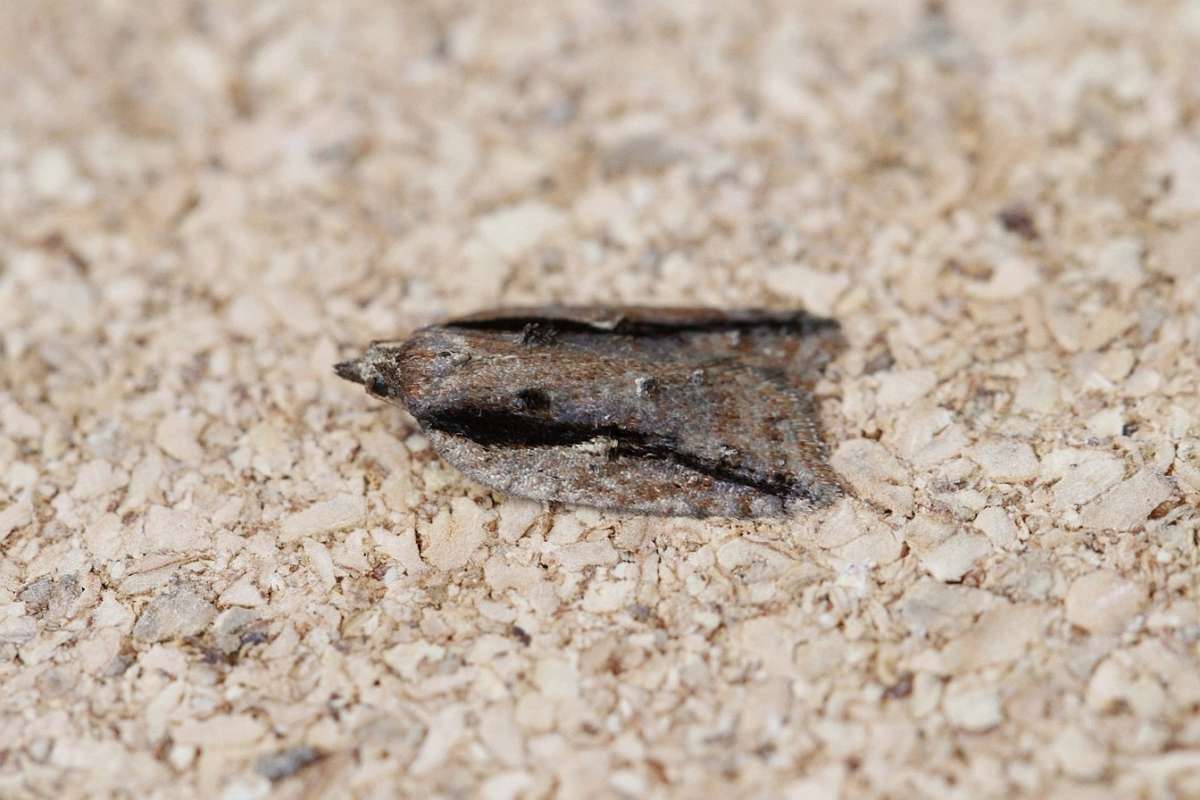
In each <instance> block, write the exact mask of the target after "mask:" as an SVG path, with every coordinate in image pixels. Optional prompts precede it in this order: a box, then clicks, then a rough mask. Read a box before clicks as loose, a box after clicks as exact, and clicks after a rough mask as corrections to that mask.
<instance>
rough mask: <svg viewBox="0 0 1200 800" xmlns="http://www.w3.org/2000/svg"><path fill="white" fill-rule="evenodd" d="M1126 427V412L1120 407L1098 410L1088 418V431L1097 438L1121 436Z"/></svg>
mask: <svg viewBox="0 0 1200 800" xmlns="http://www.w3.org/2000/svg"><path fill="white" fill-rule="evenodd" d="M1124 428H1125V414H1124V413H1123V412H1122V411H1121V409H1119V408H1106V409H1104V410H1102V411H1097V412H1096V413H1095V414H1092V415H1091V416H1090V417H1088V419H1087V430H1088V433H1089V434H1091V435H1092V436H1094V437H1095V438H1097V439H1111V438H1112V437H1114V436H1120V435H1121V431H1123V430H1124Z"/></svg>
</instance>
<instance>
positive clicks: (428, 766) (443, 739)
mask: <svg viewBox="0 0 1200 800" xmlns="http://www.w3.org/2000/svg"><path fill="white" fill-rule="evenodd" d="M466 715H467V709H466V706H464V705H462V704H455V705H451V706H447V707H445V708H443V709H442V710H441V711H439V712H438V713H437V715H436V716H435V717H434V718H433V720H432V722H430V724H429V731H428V732H427V733H426V734H425V739H424V741H422V742H421V747H420V749H419V750H418V751H417V755H416V757H415V758H414V759H413V760H412V763H411V764H409V766H408V772H409V773H410V774H412V775H428V774H429V773H431V772H433V771H434V770H436V769H437V768H438V767H440V766H441V765H442V764H444V763H445V762H446V759H447V758H449V756H450V751H451V750H453V749H454V747H455V746H456V745H457V744H458V742H459V740H460V739H462V737H463V735H464V734H465V733H466V732H467V724H466V722H467V721H466Z"/></svg>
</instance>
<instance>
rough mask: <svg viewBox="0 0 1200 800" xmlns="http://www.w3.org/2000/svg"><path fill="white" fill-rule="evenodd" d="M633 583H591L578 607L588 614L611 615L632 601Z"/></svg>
mask: <svg viewBox="0 0 1200 800" xmlns="http://www.w3.org/2000/svg"><path fill="white" fill-rule="evenodd" d="M636 591H637V583H636V582H635V581H592V582H591V583H590V584H589V585H588V588H587V591H586V592H584V595H583V601H582V602H581V603H580V607H581V608H582V609H583V610H584V611H586V612H588V613H589V614H612V613H614V612H616V611H618V610H619V609H622V608H625V607H627V606H628V605H630V603H632V602H633V600H634V593H635V592H636Z"/></svg>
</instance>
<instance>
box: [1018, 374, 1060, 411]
mask: <svg viewBox="0 0 1200 800" xmlns="http://www.w3.org/2000/svg"><path fill="white" fill-rule="evenodd" d="M1059 398H1060V388H1059V380H1058V378H1057V377H1055V375H1054V373H1052V372H1050V371H1049V370H1045V369H1035V370H1033V371H1031V372H1030V373H1029V374H1028V375H1026V376H1025V377H1024V378H1022V379H1021V380H1020V382H1019V383H1018V384H1017V390H1016V394H1015V396H1014V397H1013V405H1014V406H1015V407H1016V408H1017V410H1019V411H1032V412H1034V413H1036V414H1049V413H1052V412H1053V411H1054V410H1055V409H1057V408H1058V405H1059V402H1060V399H1059Z"/></svg>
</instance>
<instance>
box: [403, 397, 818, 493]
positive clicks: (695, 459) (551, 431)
mask: <svg viewBox="0 0 1200 800" xmlns="http://www.w3.org/2000/svg"><path fill="white" fill-rule="evenodd" d="M425 424H426V425H428V426H429V427H430V428H432V429H434V430H437V431H441V432H442V433H447V434H450V435H454V436H462V437H464V438H467V439H470V440H471V441H473V442H475V443H476V444H479V445H482V446H484V447H570V446H572V445H577V444H583V443H585V442H589V441H593V440H595V439H600V438H607V439H611V440H613V441H614V442H616V446H615V448H614V449H613V454H614V455H616V456H627V457H634V458H651V459H656V460H663V461H672V462H674V463H676V464H678V465H679V466H681V467H684V468H686V469H689V470H691V471H693V472H696V473H699V474H701V475H706V476H708V477H710V478H712V479H714V480H717V481H721V482H723V483H731V484H737V485H740V486H747V487H749V488H751V489H754V490H755V491H758V492H762V493H763V494H769V495H774V496H776V497H782V498H787V497H803V498H805V499H811V497H810V494H811V493H810V492H808V491H806V490H805V489H806V487H803V486H798V485H797V484H796V483H795V482H794V481H791V480H788V479H787V478H785V477H783V476H781V475H778V474H772V475H762V474H758V473H755V472H752V471H748V470H741V469H736V468H734V467H731V466H729V465H727V464H723V463H721V462H719V461H715V460H713V459H707V458H702V457H700V456H697V455H694V454H691V453H687V452H683V451H680V450H677V449H675V442H674V439H673V438H672V437H667V436H655V435H652V434H646V433H643V432H641V431H637V430H631V429H628V428H622V427H620V426H619V425H589V424H585V423H569V422H561V421H552V420H545V419H535V418H530V417H524V416H521V415H519V414H513V413H511V412H508V411H503V410H497V409H491V408H484V407H479V406H458V407H454V408H448V409H443V410H439V411H436V412H433V413H431V414H429V415H428V416H427V417H426V418H425Z"/></svg>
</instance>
